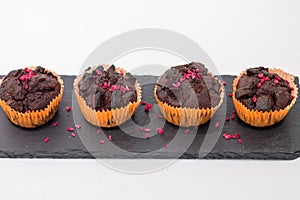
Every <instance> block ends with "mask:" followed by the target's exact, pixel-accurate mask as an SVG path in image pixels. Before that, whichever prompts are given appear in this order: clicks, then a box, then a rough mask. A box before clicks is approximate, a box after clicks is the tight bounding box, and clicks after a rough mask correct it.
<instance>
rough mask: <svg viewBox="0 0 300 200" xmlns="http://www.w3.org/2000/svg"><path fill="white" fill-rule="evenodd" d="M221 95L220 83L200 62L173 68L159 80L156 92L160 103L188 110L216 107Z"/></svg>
mask: <svg viewBox="0 0 300 200" xmlns="http://www.w3.org/2000/svg"><path fill="white" fill-rule="evenodd" d="M220 93H221V84H220V82H219V81H218V80H217V79H215V78H214V77H213V76H212V75H211V74H210V73H208V70H207V69H206V68H205V66H204V65H203V64H201V63H199V62H192V63H189V64H185V65H179V66H175V67H171V68H170V69H168V70H167V71H166V72H165V73H164V74H163V75H162V76H161V77H160V78H159V80H158V82H157V90H156V95H157V98H158V99H159V100H160V101H162V102H164V103H167V104H168V105H171V106H174V107H187V108H211V107H215V106H217V105H218V104H219V102H220V100H221V98H220Z"/></svg>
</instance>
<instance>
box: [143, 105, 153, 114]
mask: <svg viewBox="0 0 300 200" xmlns="http://www.w3.org/2000/svg"><path fill="white" fill-rule="evenodd" d="M152 107H153V104H151V103H148V104H147V105H146V106H145V111H147V112H150V110H151V108H152Z"/></svg>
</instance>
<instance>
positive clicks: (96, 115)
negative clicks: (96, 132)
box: [74, 65, 141, 127]
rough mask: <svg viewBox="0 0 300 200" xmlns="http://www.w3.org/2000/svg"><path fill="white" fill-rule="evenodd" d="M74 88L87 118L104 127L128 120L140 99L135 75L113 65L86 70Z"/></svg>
mask: <svg viewBox="0 0 300 200" xmlns="http://www.w3.org/2000/svg"><path fill="white" fill-rule="evenodd" d="M74 89H75V94H76V97H77V100H78V102H79V105H80V108H81V111H82V113H83V115H84V116H85V118H86V120H87V121H89V122H90V123H91V124H93V125H97V126H102V127H114V126H117V125H120V124H122V123H124V122H125V121H127V120H128V119H129V118H130V117H131V115H132V114H133V113H134V111H135V110H136V108H137V107H138V105H139V103H140V99H141V88H140V86H139V84H138V82H137V80H136V78H135V77H134V76H132V75H131V74H130V73H126V72H125V70H123V69H121V68H116V67H115V66H114V65H111V66H110V65H100V66H97V67H93V68H88V69H86V70H85V72H84V73H83V74H81V75H80V76H79V77H78V78H77V79H76V80H75V81H74Z"/></svg>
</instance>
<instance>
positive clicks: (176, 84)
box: [172, 82, 181, 88]
mask: <svg viewBox="0 0 300 200" xmlns="http://www.w3.org/2000/svg"><path fill="white" fill-rule="evenodd" d="M180 85H181V83H180V82H176V83H173V84H172V86H173V87H175V88H179V87H180Z"/></svg>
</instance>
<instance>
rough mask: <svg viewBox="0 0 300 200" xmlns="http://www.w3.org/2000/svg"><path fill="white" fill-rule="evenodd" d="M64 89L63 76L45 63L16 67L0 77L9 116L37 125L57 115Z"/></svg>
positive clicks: (3, 103)
mask: <svg viewBox="0 0 300 200" xmlns="http://www.w3.org/2000/svg"><path fill="white" fill-rule="evenodd" d="M63 92H64V84H63V80H62V79H61V78H60V76H58V75H57V74H56V73H55V72H52V71H50V70H48V69H45V68H43V67H29V68H25V69H19V70H13V71H11V72H10V73H9V74H8V75H7V76H5V77H4V78H3V79H2V80H0V105H1V107H2V109H3V111H4V112H5V113H6V115H7V117H8V118H9V120H10V121H11V122H12V123H14V124H16V125H18V126H21V127H25V128H35V127H37V126H41V125H43V124H45V123H47V122H48V121H49V120H50V119H52V118H53V117H54V116H55V113H56V112H57V110H58V107H59V104H60V101H61V99H62V95H63Z"/></svg>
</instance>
